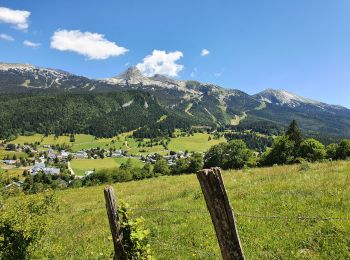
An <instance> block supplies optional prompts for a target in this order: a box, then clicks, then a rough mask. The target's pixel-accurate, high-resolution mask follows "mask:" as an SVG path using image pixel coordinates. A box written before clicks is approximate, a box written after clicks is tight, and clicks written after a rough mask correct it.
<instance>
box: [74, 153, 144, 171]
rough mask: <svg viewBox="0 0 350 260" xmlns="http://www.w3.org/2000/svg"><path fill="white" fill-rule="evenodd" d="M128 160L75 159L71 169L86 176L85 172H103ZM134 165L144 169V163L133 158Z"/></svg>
mask: <svg viewBox="0 0 350 260" xmlns="http://www.w3.org/2000/svg"><path fill="white" fill-rule="evenodd" d="M127 160H128V158H124V157H123V158H104V159H73V160H72V161H71V167H72V169H73V171H74V173H75V174H76V175H80V176H82V175H84V173H85V171H91V170H101V169H110V168H116V167H119V166H120V165H121V164H122V163H126V162H127ZM131 162H132V165H133V166H135V167H140V168H141V167H142V166H143V163H142V162H141V161H140V160H138V159H135V158H131Z"/></svg>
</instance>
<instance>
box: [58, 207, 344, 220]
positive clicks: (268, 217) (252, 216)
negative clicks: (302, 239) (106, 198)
mask: <svg viewBox="0 0 350 260" xmlns="http://www.w3.org/2000/svg"><path fill="white" fill-rule="evenodd" d="M105 209H106V208H104V207H101V206H99V207H92V208H91V207H89V208H85V209H74V210H68V211H63V212H62V211H60V213H78V212H91V211H95V210H105ZM129 209H130V210H131V211H141V212H159V213H161V212H165V213H182V214H208V213H209V212H208V211H207V210H203V209H183V210H181V209H167V208H139V207H132V208H129ZM234 215H235V217H238V218H240V217H242V218H250V219H261V220H299V221H303V220H315V221H350V217H319V216H280V215H260V214H259V215H255V214H249V213H234Z"/></svg>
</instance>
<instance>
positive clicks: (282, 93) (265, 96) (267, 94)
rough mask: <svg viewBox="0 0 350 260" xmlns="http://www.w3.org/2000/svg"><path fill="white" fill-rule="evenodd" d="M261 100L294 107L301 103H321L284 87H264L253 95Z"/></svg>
mask: <svg viewBox="0 0 350 260" xmlns="http://www.w3.org/2000/svg"><path fill="white" fill-rule="evenodd" d="M255 97H257V98H258V99H260V100H261V101H264V102H267V103H272V104H277V105H286V106H290V107H295V106H298V105H302V104H312V105H320V104H321V103H320V102H318V101H315V100H312V99H308V98H304V97H301V96H299V95H296V94H294V93H291V92H289V91H287V90H284V89H271V88H269V89H266V90H264V91H262V92H260V93H258V94H256V95H255Z"/></svg>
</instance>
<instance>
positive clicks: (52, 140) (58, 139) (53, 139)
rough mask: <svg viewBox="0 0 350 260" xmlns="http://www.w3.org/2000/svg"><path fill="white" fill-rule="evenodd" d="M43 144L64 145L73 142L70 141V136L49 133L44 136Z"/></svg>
mask: <svg viewBox="0 0 350 260" xmlns="http://www.w3.org/2000/svg"><path fill="white" fill-rule="evenodd" d="M41 144H42V145H56V144H60V145H62V144H71V142H69V136H65V135H63V136H54V135H49V136H45V137H44V138H43V141H42V143H41Z"/></svg>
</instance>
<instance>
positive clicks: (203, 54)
mask: <svg viewBox="0 0 350 260" xmlns="http://www.w3.org/2000/svg"><path fill="white" fill-rule="evenodd" d="M209 53H210V51H209V50H207V49H203V50H202V51H201V56H207V55H209Z"/></svg>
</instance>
